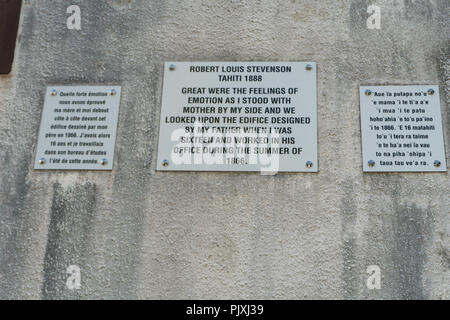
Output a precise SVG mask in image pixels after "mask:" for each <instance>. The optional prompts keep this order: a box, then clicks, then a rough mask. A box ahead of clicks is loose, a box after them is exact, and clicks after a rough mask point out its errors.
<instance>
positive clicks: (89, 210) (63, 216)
mask: <svg viewBox="0 0 450 320" xmlns="http://www.w3.org/2000/svg"><path fill="white" fill-rule="evenodd" d="M95 208H96V185H95V184H92V183H86V184H83V185H81V184H76V185H75V186H73V187H70V188H68V189H64V188H63V187H62V186H61V185H60V184H59V183H56V184H54V186H53V200H52V207H51V216H50V226H49V231H48V240H47V246H46V249H45V258H44V283H43V287H42V298H43V299H65V298H69V299H76V298H80V297H81V296H82V294H83V290H69V289H68V288H67V286H66V282H67V278H68V277H69V275H68V274H67V267H69V266H71V265H76V266H78V267H79V268H80V269H81V275H82V278H81V279H83V268H84V266H85V265H86V263H85V262H86V255H88V253H87V249H88V241H89V235H90V234H91V231H90V230H91V226H92V225H93V218H94V212H95Z"/></svg>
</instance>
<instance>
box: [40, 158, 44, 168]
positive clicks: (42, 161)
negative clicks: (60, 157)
mask: <svg viewBox="0 0 450 320" xmlns="http://www.w3.org/2000/svg"><path fill="white" fill-rule="evenodd" d="M39 164H40V165H41V166H42V165H44V164H45V158H40V159H39Z"/></svg>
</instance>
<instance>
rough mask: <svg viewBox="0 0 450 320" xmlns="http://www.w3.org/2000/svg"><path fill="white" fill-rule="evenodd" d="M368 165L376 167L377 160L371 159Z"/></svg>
mask: <svg viewBox="0 0 450 320" xmlns="http://www.w3.org/2000/svg"><path fill="white" fill-rule="evenodd" d="M368 165H369V167H371V168H373V167H375V161H373V160H369V162H368Z"/></svg>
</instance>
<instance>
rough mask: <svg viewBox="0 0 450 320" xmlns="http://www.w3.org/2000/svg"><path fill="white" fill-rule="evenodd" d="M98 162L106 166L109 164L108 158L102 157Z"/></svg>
mask: <svg viewBox="0 0 450 320" xmlns="http://www.w3.org/2000/svg"><path fill="white" fill-rule="evenodd" d="M98 163H100V164H101V165H102V166H106V165H107V164H108V160H107V159H102V160H100V161H99V162H98Z"/></svg>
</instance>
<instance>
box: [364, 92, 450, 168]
mask: <svg viewBox="0 0 450 320" xmlns="http://www.w3.org/2000/svg"><path fill="white" fill-rule="evenodd" d="M360 100H361V103H360V104H361V129H362V150H363V168H364V171H365V172H397V171H398V172H427V171H430V172H433V171H447V165H446V156H445V147H444V137H443V132H442V119H441V107H440V99H439V86H435V85H430V86H362V87H360Z"/></svg>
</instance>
